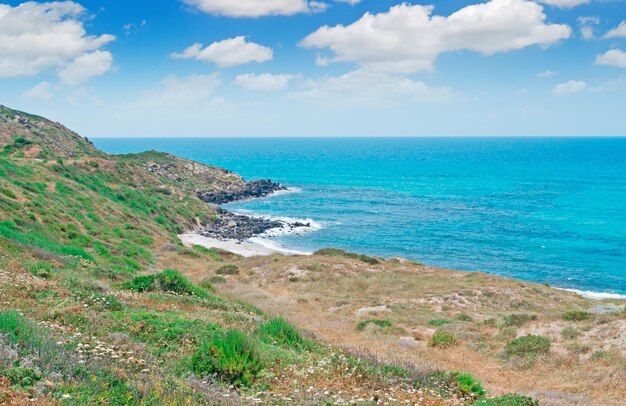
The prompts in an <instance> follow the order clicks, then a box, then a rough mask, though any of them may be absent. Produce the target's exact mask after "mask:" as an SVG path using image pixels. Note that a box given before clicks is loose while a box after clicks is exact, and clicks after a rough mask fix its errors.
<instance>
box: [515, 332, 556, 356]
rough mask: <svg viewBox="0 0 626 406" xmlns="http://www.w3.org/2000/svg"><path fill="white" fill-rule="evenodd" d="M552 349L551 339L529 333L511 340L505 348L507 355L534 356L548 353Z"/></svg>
mask: <svg viewBox="0 0 626 406" xmlns="http://www.w3.org/2000/svg"><path fill="white" fill-rule="evenodd" d="M549 351H550V340H549V339H547V338H546V337H542V336H533V335H527V336H523V337H518V338H516V339H515V340H513V341H511V342H509V343H508V344H507V345H506V348H505V354H506V355H507V356H509V357H510V356H513V355H518V356H533V355H538V354H547V353H548V352H549Z"/></svg>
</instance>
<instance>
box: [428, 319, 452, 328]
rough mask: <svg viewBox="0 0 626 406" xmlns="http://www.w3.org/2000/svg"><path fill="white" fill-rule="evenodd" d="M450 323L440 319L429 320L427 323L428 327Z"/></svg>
mask: <svg viewBox="0 0 626 406" xmlns="http://www.w3.org/2000/svg"><path fill="white" fill-rule="evenodd" d="M450 323H452V322H451V321H450V320H441V319H435V320H429V321H428V325H429V326H433V327H439V326H443V325H445V324H450Z"/></svg>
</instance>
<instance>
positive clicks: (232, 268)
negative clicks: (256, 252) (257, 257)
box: [215, 264, 239, 275]
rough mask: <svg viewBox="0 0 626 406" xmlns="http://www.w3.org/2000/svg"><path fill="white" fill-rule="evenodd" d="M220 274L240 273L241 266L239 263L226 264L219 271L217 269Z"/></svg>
mask: <svg viewBox="0 0 626 406" xmlns="http://www.w3.org/2000/svg"><path fill="white" fill-rule="evenodd" d="M215 273H216V274H218V275H239V267H238V266H237V265H232V264H229V265H224V266H223V267H221V268H220V269H218V270H217V271H215Z"/></svg>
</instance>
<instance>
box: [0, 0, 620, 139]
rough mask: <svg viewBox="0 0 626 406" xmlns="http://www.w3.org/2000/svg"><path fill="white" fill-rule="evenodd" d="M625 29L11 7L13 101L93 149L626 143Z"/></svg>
mask: <svg viewBox="0 0 626 406" xmlns="http://www.w3.org/2000/svg"><path fill="white" fill-rule="evenodd" d="M156 4H158V6H156ZM624 20H626V1H623V0H542V1H541V2H539V1H537V2H535V1H529V0H490V1H486V2H480V1H465V0H464V1H460V0H451V1H419V2H418V1H413V2H401V1H391V0H361V1H359V0H319V1H308V2H307V1H306V0H160V1H159V2H158V3H157V2H154V1H146V0H133V1H128V2H121V1H104V0H100V1H98V0H85V1H81V2H74V3H72V2H60V3H44V2H30V3H23V2H19V1H10V2H6V1H5V2H2V0H0V103H2V104H6V105H8V106H11V107H15V108H19V109H23V110H26V111H30V112H35V113H39V114H42V115H45V116H48V117H50V118H53V119H55V120H58V121H61V122H63V123H64V124H66V125H67V126H69V127H71V128H73V129H75V130H77V131H79V132H80V133H81V134H82V135H85V136H89V137H103V136H111V137H135V136H139V137H149V136H159V137H164V136H170V137H197V136H466V135H467V136H470V135H488V136H514V135H532V136H534V135H563V136H565V135H582V136H597V135H602V136H608V135H626V133H625V132H626V131H625V128H626V127H625V126H624V124H623V114H624V113H623V110H624V106H626V22H624V23H623V21H624Z"/></svg>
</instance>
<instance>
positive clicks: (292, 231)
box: [235, 210, 325, 238]
mask: <svg viewBox="0 0 626 406" xmlns="http://www.w3.org/2000/svg"><path fill="white" fill-rule="evenodd" d="M235 213H237V214H240V215H243V216H248V217H252V218H259V219H264V220H270V221H278V222H279V223H281V224H282V227H277V228H272V229H271V230H267V231H266V232H264V233H263V234H261V235H260V236H259V237H264V238H272V237H283V236H286V235H299V234H304V233H310V232H314V231H319V230H321V229H323V228H324V227H325V224H324V223H322V222H319V221H315V220H313V219H310V218H306V219H301V218H294V217H287V216H270V215H267V214H258V213H255V212H253V211H250V210H236V211H235ZM295 224H303V225H300V226H295Z"/></svg>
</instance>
